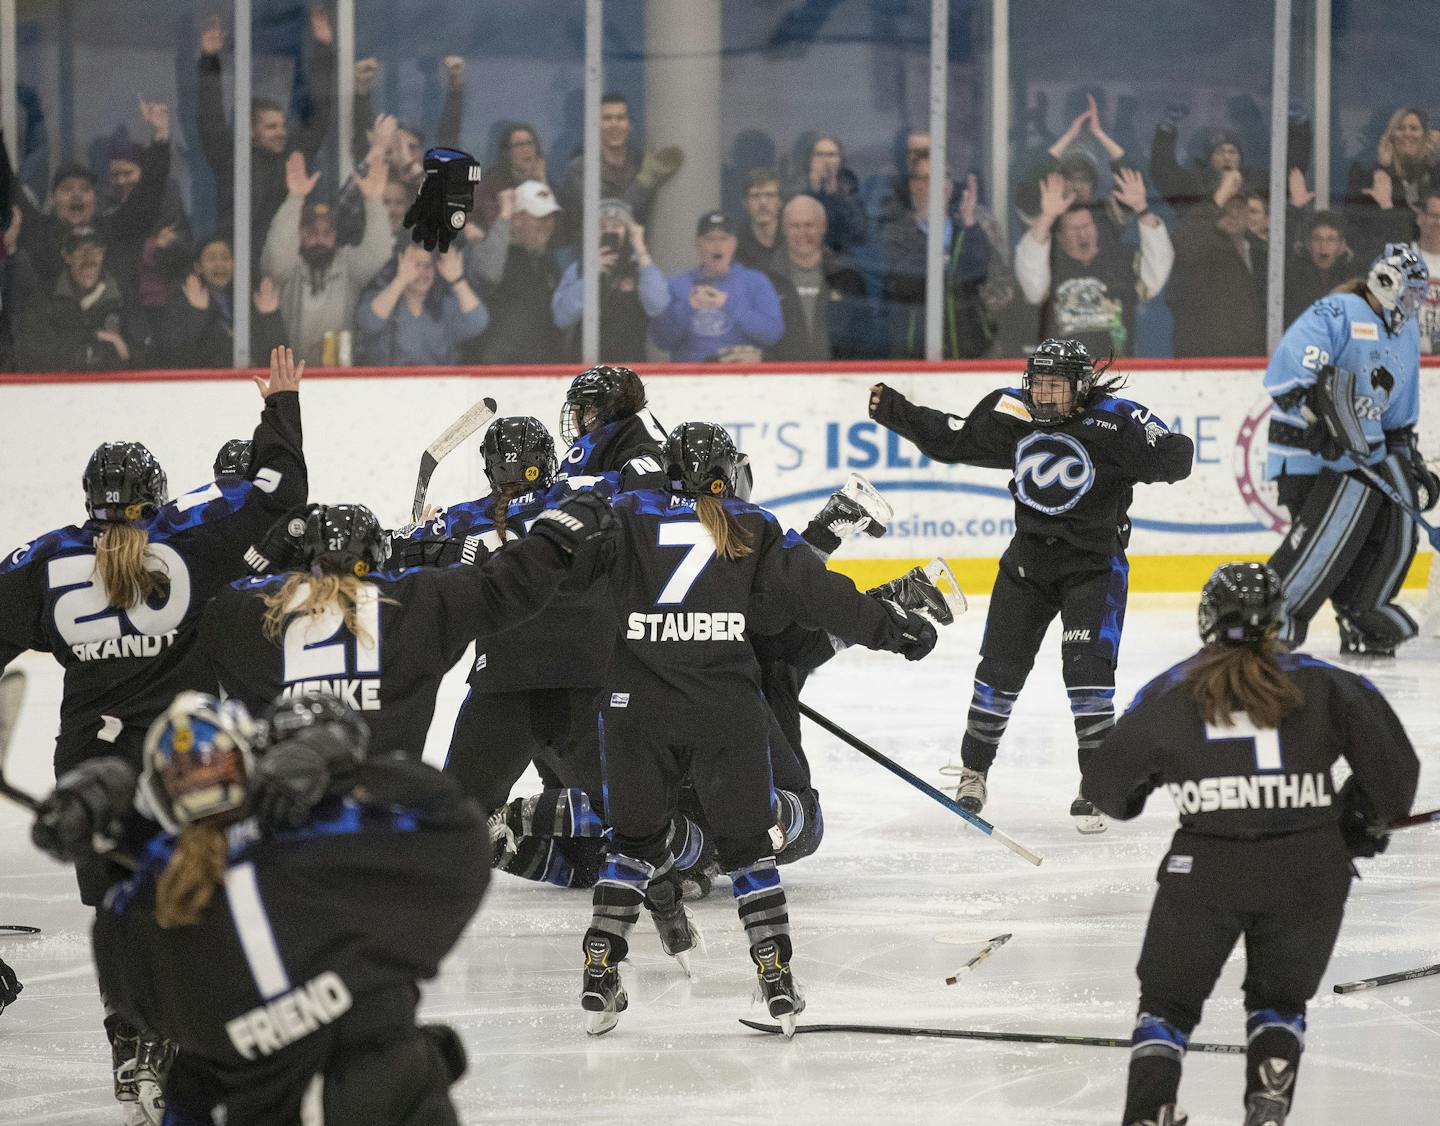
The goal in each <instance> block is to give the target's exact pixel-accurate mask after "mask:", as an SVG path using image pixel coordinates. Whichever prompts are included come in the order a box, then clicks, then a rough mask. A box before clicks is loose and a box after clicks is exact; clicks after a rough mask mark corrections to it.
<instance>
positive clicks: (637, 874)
mask: <svg viewBox="0 0 1440 1126" xmlns="http://www.w3.org/2000/svg"><path fill="white" fill-rule="evenodd" d="M674 866H675V858H674V856H672V855H671V854H670V852H669V851H668V850H667V851H666V853H665V857H664V859H663V860H662V861H661V862H660V863H659V864H658V865H655V864H649V863H647V862H646V861H644V860H639V859H636V858H635V857H633V856H626V855H625V854H624V853H620V852H612V853H610V855H609V856H607V857H606V858H605V863H604V864H603V865H602V866H601V868H600V878H599V879H598V880H596V881H595V893H594V895H593V896H592V897H591V916H590V929H589V930H588V931H586V932H585V936H586V941H587V942H588V941H589V939H590V936H591V935H597V934H598V935H604V936H606V937H608V938H609V939H610V949H611V959H610V960H611V962H612V963H614V962H620V961H623V960H624V958H625V955H626V954H627V953H628V952H629V949H630V943H629V938H630V930H631V928H633V927H634V926H635V924H636V922H638V921H639V919H640V905H641V904H642V903H644V902H645V892H646V889H648V888H649V886H650V881H651V880H654V879H658V878H660V877H663V876H665V875H667V874H668V873H669V872H670V870H671V869H672V868H674Z"/></svg>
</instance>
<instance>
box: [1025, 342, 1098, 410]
mask: <svg viewBox="0 0 1440 1126" xmlns="http://www.w3.org/2000/svg"><path fill="white" fill-rule="evenodd" d="M1097 374H1098V373H1097V372H1096V370H1095V361H1094V360H1093V359H1092V358H1091V356H1090V351H1089V349H1087V348H1086V347H1085V345H1083V344H1081V343H1080V341H1078V340H1056V339H1050V340H1046V341H1043V342H1042V343H1041V344H1040V346H1039V347H1038V348H1036V349H1035V351H1034V352H1032V353H1031V355H1030V358H1029V359H1028V360H1026V361H1025V378H1024V382H1023V384H1022V387H1023V389H1024V396H1025V406H1026V407H1027V408H1028V409H1029V411H1030V417H1031V418H1033V419H1034V420H1035V421H1036V422H1038V423H1040V424H1041V425H1042V426H1049V425H1053V424H1055V423H1057V422H1064V421H1065V420H1066V419H1067V418H1073V417H1075V416H1076V415H1077V414H1079V413H1080V412H1081V411H1083V410H1084V409H1085V407H1086V404H1087V403H1088V402H1089V401H1090V392H1091V391H1092V390H1094V388H1095V377H1096V375H1097ZM1057 380H1064V381H1065V382H1066V383H1068V384H1069V385H1070V401H1069V404H1068V405H1067V404H1065V403H1064V402H1057V401H1056V399H1055V393H1056V392H1057V391H1058V390H1059V386H1058V383H1057V382H1056V381H1057ZM1037 391H1038V392H1039V394H1038V395H1037Z"/></svg>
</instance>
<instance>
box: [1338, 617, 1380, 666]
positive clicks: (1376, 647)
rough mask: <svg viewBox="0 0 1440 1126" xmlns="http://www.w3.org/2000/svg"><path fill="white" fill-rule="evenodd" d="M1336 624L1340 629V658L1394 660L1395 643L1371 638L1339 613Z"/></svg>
mask: <svg viewBox="0 0 1440 1126" xmlns="http://www.w3.org/2000/svg"><path fill="white" fill-rule="evenodd" d="M1335 624H1336V625H1337V626H1339V627H1340V656H1342V657H1368V658H1372V659H1375V660H1387V659H1392V658H1394V656H1395V642H1393V641H1382V640H1380V639H1379V638H1377V637H1372V636H1370V634H1368V633H1366V632H1365V631H1364V630H1362V629H1361V628H1360V627H1359V626H1357V625H1356V624H1355V623H1354V622H1352V621H1351V620H1350V619H1349V618H1347V617H1346V616H1345V615H1344V614H1341V613H1339V612H1338V611H1337V612H1336V614H1335Z"/></svg>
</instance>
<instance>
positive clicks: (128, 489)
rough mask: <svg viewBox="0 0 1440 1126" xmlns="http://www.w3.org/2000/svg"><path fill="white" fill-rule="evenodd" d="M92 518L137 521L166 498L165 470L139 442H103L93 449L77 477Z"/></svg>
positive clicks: (150, 514) (151, 511)
mask: <svg viewBox="0 0 1440 1126" xmlns="http://www.w3.org/2000/svg"><path fill="white" fill-rule="evenodd" d="M80 483H81V485H82V486H83V487H84V489H85V508H86V510H87V511H88V512H89V513H90V518H91V519H92V520H115V521H118V520H138V519H142V518H144V517H146V516H153V515H155V513H156V511H157V510H158V509H159V508H160V506H161V505H162V504H164V503H165V502H166V501H167V500H169V499H170V489H169V483H168V482H167V481H166V479H165V471H164V470H163V469H161V468H160V463H159V462H158V461H156V460H155V455H154V454H152V453H151V452H150V451H149V450H147V449H146V448H145V447H144V446H142V445H141V444H140V443H139V442H106V443H104V444H103V445H101V446H99V447H97V448H96V450H95V452H94V453H93V454H91V455H90V461H89V462H88V463H87V464H86V466H85V475H84V476H83V477H81V478H80Z"/></svg>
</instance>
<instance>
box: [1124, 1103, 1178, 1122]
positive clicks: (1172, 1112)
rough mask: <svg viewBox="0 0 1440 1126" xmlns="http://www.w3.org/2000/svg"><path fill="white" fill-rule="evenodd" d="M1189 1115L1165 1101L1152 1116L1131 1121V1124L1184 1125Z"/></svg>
mask: <svg viewBox="0 0 1440 1126" xmlns="http://www.w3.org/2000/svg"><path fill="white" fill-rule="evenodd" d="M1189 1121H1190V1118H1189V1116H1188V1115H1187V1114H1186V1113H1185V1112H1184V1111H1183V1110H1181V1109H1180V1108H1179V1107H1178V1106H1176V1105H1175V1104H1174V1103H1166V1104H1165V1105H1164V1106H1162V1107H1161V1108H1160V1112H1159V1113H1158V1114H1156V1115H1155V1117H1154V1118H1147V1119H1145V1120H1144V1121H1143V1122H1135V1123H1132V1126H1185V1124H1186V1123H1187V1122H1189Z"/></svg>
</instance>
